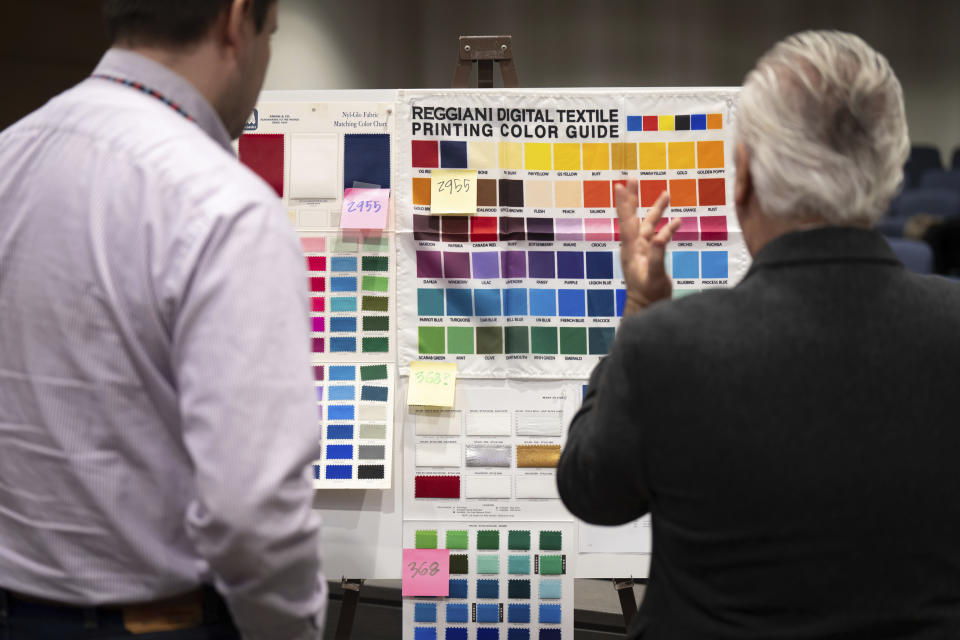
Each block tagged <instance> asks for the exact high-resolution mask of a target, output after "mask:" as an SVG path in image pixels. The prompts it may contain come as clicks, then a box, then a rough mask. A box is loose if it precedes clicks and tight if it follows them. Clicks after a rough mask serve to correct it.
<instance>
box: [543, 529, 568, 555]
mask: <svg viewBox="0 0 960 640" xmlns="http://www.w3.org/2000/svg"><path fill="white" fill-rule="evenodd" d="M540 548H541V549H543V550H544V551H560V549H562V548H563V536H562V535H561V533H560V532H559V531H541V532H540Z"/></svg>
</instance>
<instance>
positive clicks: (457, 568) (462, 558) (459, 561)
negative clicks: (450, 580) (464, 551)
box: [450, 554, 469, 574]
mask: <svg viewBox="0 0 960 640" xmlns="http://www.w3.org/2000/svg"><path fill="white" fill-rule="evenodd" d="M468 571H469V566H468V564H467V556H466V555H454V554H450V573H455V574H463V573H467V572H468Z"/></svg>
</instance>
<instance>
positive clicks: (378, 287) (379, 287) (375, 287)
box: [362, 276, 390, 291]
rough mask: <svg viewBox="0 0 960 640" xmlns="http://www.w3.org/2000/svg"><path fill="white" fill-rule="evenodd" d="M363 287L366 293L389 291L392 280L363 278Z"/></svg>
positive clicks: (377, 277) (374, 277)
mask: <svg viewBox="0 0 960 640" xmlns="http://www.w3.org/2000/svg"><path fill="white" fill-rule="evenodd" d="M362 287H363V290H364V291H388V290H389V289H390V278H388V277H386V276H363V282H362Z"/></svg>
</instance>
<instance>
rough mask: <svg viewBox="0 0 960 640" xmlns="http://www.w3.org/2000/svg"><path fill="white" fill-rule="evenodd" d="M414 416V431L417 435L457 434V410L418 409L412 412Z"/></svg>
mask: <svg viewBox="0 0 960 640" xmlns="http://www.w3.org/2000/svg"><path fill="white" fill-rule="evenodd" d="M412 413H413V414H414V415H415V416H416V417H415V424H416V428H415V432H416V434H417V435H418V436H459V435H460V434H461V429H460V412H459V411H431V410H429V409H426V410H425V409H420V410H417V411H413V412H412Z"/></svg>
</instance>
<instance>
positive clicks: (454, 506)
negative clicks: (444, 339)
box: [403, 379, 582, 521]
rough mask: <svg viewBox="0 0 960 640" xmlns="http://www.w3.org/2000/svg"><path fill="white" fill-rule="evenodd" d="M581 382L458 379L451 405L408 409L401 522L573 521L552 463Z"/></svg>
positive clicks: (578, 399)
mask: <svg viewBox="0 0 960 640" xmlns="http://www.w3.org/2000/svg"><path fill="white" fill-rule="evenodd" d="M581 387H582V383H581V382H569V381H550V382H545V381H538V380H528V381H518V380H463V379H461V380H458V381H457V389H456V402H455V404H454V408H453V409H450V410H440V409H425V408H413V407H411V408H408V409H407V411H406V413H405V424H404V431H403V439H404V440H403V441H404V468H403V481H404V488H403V500H404V502H403V515H404V519H417V520H434V519H440V520H451V521H453V520H487V519H491V520H500V521H512V520H515V519H523V520H571V519H572V516H571V515H570V513H569V512H568V511H567V510H566V508H565V507H564V506H563V504H562V503H561V502H560V496H559V494H558V493H557V480H556V466H557V461H558V460H559V458H560V453H561V451H562V450H563V443H564V441H565V437H566V425H567V424H569V421H570V418H571V417H572V416H573V412H574V411H576V409H577V408H578V407H579V405H580V389H581Z"/></svg>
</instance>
